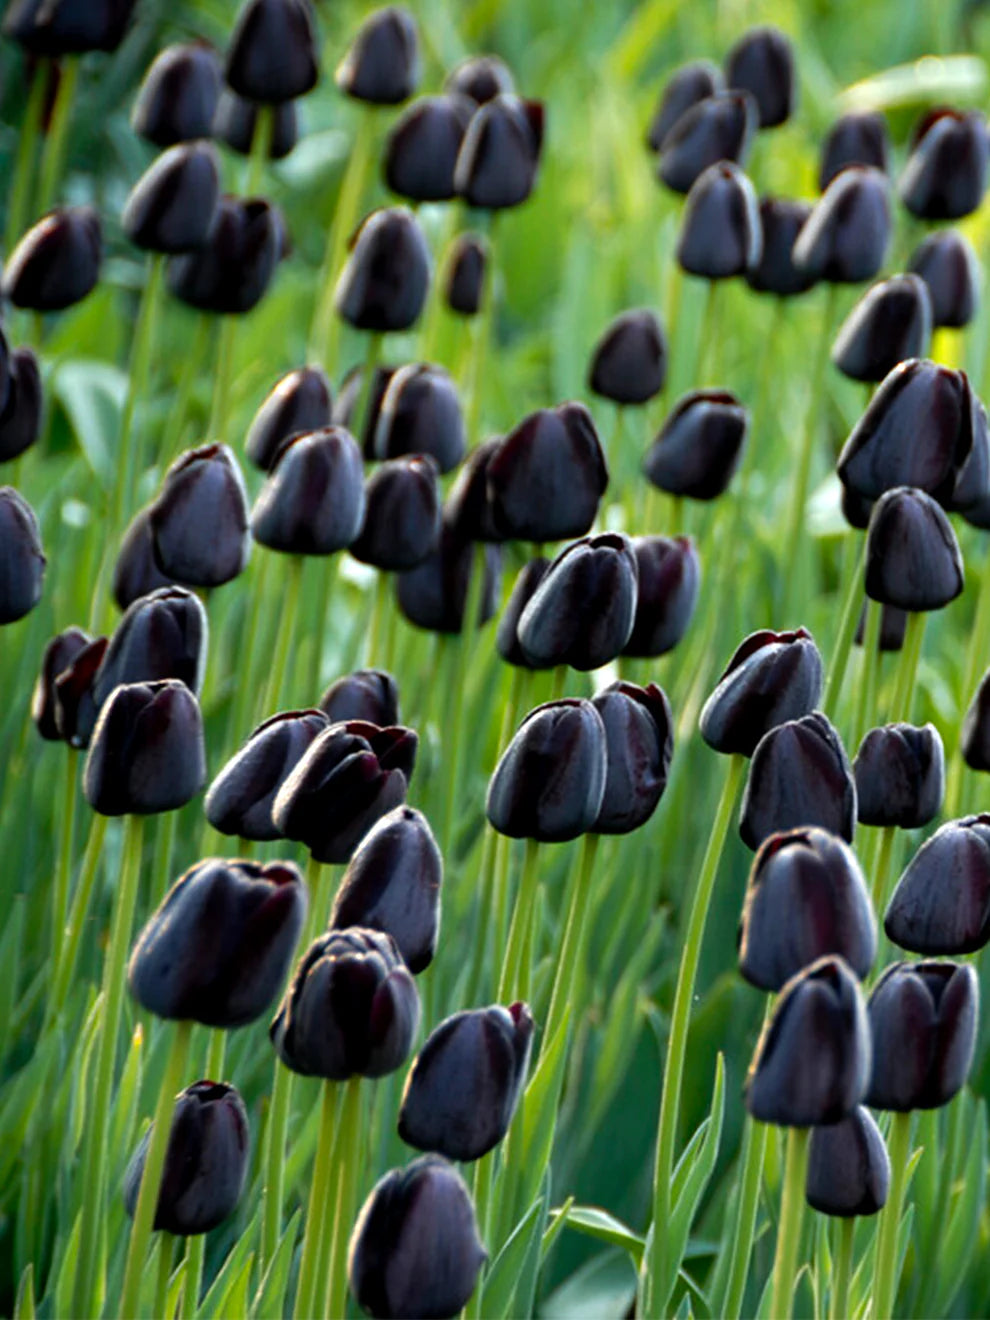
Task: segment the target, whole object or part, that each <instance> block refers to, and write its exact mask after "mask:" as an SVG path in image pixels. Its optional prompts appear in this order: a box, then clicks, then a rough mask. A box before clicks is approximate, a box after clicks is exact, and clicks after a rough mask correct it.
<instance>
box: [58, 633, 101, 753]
mask: <svg viewBox="0 0 990 1320" xmlns="http://www.w3.org/2000/svg"><path fill="white" fill-rule="evenodd" d="M109 645H110V639H109V638H108V637H94V638H93V640H92V641H91V642H87V643H86V645H85V646H83V647H81V648H80V649H79V650H78V651H77V652H76V653H75V655H74V656H73V657H72V659H71V660H70V661H69V662H68V663H67V664H66V666H65V668H64V669H62V670H61V672H59V673H58V674H56V675H55V681H54V683H53V695H54V702H55V727H56V728H57V729H58V732H59V736H60V737H61V738H64V740H65V741H66V742H67V743H68V744H69V746H70V747H76V748H82V747H88V746H89V741H90V738H91V737H92V734H93V729H94V728H95V727H96V716H97V713H98V711H97V707H96V701H95V699H94V697H93V685H94V683H95V682H96V675H97V673H98V672H99V668H100V665H101V663H102V661H103V657H104V655H105V654H106V650H107V647H108V646H109Z"/></svg>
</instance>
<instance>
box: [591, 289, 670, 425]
mask: <svg viewBox="0 0 990 1320" xmlns="http://www.w3.org/2000/svg"><path fill="white" fill-rule="evenodd" d="M666 379H667V337H666V335H665V334H664V332H663V326H662V325H661V324H660V322H659V320H658V319H657V317H656V315H655V314H654V313H653V312H651V311H647V310H645V309H644V310H642V311H634V312H623V313H622V315H621V316H617V317H616V318H615V320H614V321H613V322H612V323H611V324H610V325H609V326H608V328H607V329H606V330H605V333H604V334H603V335H602V337H601V338H600V339H599V341H598V343H597V344H596V345H595V348H594V352H593V353H592V357H591V367H590V369H589V372H588V386H589V388H590V389H591V390H592V391H593V392H594V393H595V394H599V395H601V396H602V398H605V399H612V400H613V401H614V402H615V403H619V404H629V403H646V402H647V400H648V399H652V398H653V397H654V395H656V394H659V393H660V391H661V390H662V389H663V387H664V382H665V381H666Z"/></svg>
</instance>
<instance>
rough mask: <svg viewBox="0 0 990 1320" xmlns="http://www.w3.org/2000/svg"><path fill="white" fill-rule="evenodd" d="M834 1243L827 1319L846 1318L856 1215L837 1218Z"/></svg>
mask: <svg viewBox="0 0 990 1320" xmlns="http://www.w3.org/2000/svg"><path fill="white" fill-rule="evenodd" d="M835 1232H836V1238H837V1241H836V1244H835V1255H834V1257H833V1260H832V1286H831V1289H830V1296H829V1304H828V1315H829V1320H846V1317H847V1316H848V1315H849V1314H850V1311H849V1280H850V1279H851V1278H852V1262H853V1235H854V1233H855V1232H856V1216H855V1215H848V1216H847V1217H846V1218H842V1219H837V1220H836V1225H835Z"/></svg>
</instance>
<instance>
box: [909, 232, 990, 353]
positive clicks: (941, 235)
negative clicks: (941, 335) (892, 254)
mask: <svg viewBox="0 0 990 1320" xmlns="http://www.w3.org/2000/svg"><path fill="white" fill-rule="evenodd" d="M908 270H910V271H913V272H914V273H915V274H916V275H920V276H921V278H922V279H923V280H924V281H925V284H926V285H927V286H928V294H929V297H930V298H931V303H932V324H933V325H935V326H943V325H944V326H950V327H952V328H953V329H959V328H961V327H962V326H965V325H969V323H970V321H972V319H973V317H974V316H975V315H976V312H977V309H978V307H979V304H980V284H981V282H982V272H981V270H980V263H979V259H978V258H977V255H976V253H975V252H974V251H973V247H972V244H971V243H970V241H969V239H968V238H967V237H966V235H965V234H961V233H960V232H959V230H957V229H940V230H938V231H937V232H936V233H934V234H929V235H928V237H927V238H925V239H922V241H921V242H920V243H919V244H918V246H917V247H916V248H915V250H914V253H913V254H912V256H911V260H910V261H909V262H908Z"/></svg>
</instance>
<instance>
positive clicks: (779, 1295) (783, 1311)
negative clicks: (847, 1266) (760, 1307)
mask: <svg viewBox="0 0 990 1320" xmlns="http://www.w3.org/2000/svg"><path fill="white" fill-rule="evenodd" d="M810 1139H811V1128H798V1127H792V1128H788V1129H787V1158H786V1160H785V1163H784V1190H783V1193H782V1196H781V1203H780V1225H779V1227H778V1229H777V1254H776V1256H775V1257H774V1262H773V1291H772V1294H771V1302H770V1314H771V1315H772V1316H773V1317H774V1320H788V1317H789V1316H790V1314H791V1306H792V1303H793V1300H794V1278H795V1275H796V1274H797V1256H798V1247H799V1245H800V1242H801V1221H802V1219H803V1218H804V1185H805V1182H806V1180H807V1176H808V1144H809V1141H810Z"/></svg>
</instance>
